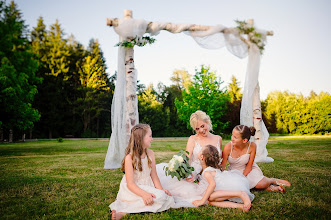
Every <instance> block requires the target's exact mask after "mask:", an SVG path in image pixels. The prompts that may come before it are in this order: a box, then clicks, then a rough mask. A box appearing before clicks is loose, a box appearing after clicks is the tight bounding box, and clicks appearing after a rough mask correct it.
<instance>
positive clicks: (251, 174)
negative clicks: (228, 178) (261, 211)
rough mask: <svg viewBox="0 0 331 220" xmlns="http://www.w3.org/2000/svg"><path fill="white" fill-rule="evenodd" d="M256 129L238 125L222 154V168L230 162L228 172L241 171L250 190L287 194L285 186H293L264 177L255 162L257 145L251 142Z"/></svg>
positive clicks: (279, 180) (285, 181) (283, 181)
mask: <svg viewBox="0 0 331 220" xmlns="http://www.w3.org/2000/svg"><path fill="white" fill-rule="evenodd" d="M255 131H256V130H255V128H254V127H247V126H246V125H237V126H236V127H235V128H234V129H233V131H232V136H231V142H229V143H227V144H226V145H225V146H224V149H223V152H222V158H223V160H222V164H221V166H222V168H223V169H225V166H226V163H227V161H229V167H228V170H239V171H240V172H241V173H242V174H243V175H244V176H246V177H247V179H248V181H249V185H250V188H251V189H252V188H256V189H265V190H267V191H279V192H285V187H284V186H291V184H290V182H288V181H287V180H282V179H276V178H268V177H265V176H263V173H262V171H261V169H260V168H259V167H258V165H257V164H256V163H255V162H254V159H255V154H256V144H255V143H253V142H251V141H249V139H250V138H251V136H254V135H255Z"/></svg>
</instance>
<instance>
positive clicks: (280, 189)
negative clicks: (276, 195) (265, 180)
mask: <svg viewBox="0 0 331 220" xmlns="http://www.w3.org/2000/svg"><path fill="white" fill-rule="evenodd" d="M265 190H266V191H276V192H281V193H283V192H285V187H284V186H275V185H270V186H269V187H268V188H266V189H265Z"/></svg>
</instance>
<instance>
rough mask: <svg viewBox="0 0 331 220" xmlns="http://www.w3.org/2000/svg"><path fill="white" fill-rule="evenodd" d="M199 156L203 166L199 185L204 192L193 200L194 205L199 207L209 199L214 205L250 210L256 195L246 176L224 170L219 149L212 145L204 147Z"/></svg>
mask: <svg viewBox="0 0 331 220" xmlns="http://www.w3.org/2000/svg"><path fill="white" fill-rule="evenodd" d="M198 157H199V160H200V161H201V166H202V174H201V179H200V182H199V187H200V190H201V191H203V192H204V193H203V197H202V199H200V200H195V201H193V205H195V206H197V207H198V206H201V205H204V204H206V202H207V201H208V202H209V204H210V205H213V206H217V207H226V208H239V209H242V210H243V211H244V212H248V211H249V209H250V208H251V200H253V198H254V195H253V194H251V193H250V191H249V185H248V181H247V180H246V179H245V177H243V176H242V175H241V174H240V173H237V172H233V171H224V172H222V171H221V170H220V169H219V168H220V167H219V165H218V164H219V161H220V158H219V153H218V150H217V148H216V147H214V146H212V145H207V146H205V147H203V148H202V151H200V153H199V155H198ZM233 197H234V198H233ZM225 200H230V201H225ZM232 201H236V202H239V203H244V204H239V203H236V202H232Z"/></svg>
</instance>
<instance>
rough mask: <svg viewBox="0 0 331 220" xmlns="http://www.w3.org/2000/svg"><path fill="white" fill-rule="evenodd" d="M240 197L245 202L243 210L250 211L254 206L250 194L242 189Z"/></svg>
mask: <svg viewBox="0 0 331 220" xmlns="http://www.w3.org/2000/svg"><path fill="white" fill-rule="evenodd" d="M240 198H241V199H242V201H243V202H244V206H243V211H244V212H248V211H249V210H250V209H251V207H252V203H251V200H250V198H249V196H248V194H247V193H246V192H244V191H242V192H241V196H240Z"/></svg>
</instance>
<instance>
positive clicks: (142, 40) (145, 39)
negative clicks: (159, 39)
mask: <svg viewBox="0 0 331 220" xmlns="http://www.w3.org/2000/svg"><path fill="white" fill-rule="evenodd" d="M154 42H155V39H154V38H152V37H149V36H142V37H138V36H136V37H135V38H132V39H128V40H124V41H122V42H119V43H117V44H116V45H115V47H118V46H121V47H134V46H135V45H136V46H138V47H143V46H145V45H146V44H153V43H154Z"/></svg>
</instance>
